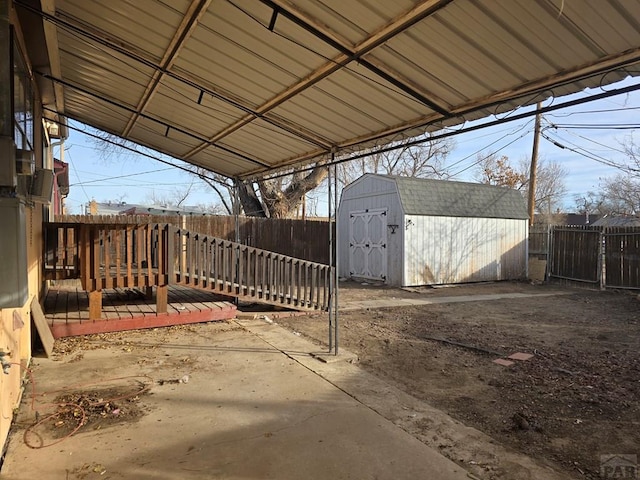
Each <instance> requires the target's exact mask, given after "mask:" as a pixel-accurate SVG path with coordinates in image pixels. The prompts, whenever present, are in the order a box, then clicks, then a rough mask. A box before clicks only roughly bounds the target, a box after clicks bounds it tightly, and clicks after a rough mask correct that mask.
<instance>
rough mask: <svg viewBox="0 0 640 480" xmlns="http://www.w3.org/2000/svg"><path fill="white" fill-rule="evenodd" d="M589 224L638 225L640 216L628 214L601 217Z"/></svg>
mask: <svg viewBox="0 0 640 480" xmlns="http://www.w3.org/2000/svg"><path fill="white" fill-rule="evenodd" d="M591 225H593V226H594V227H640V217H634V216H628V215H620V216H618V215H616V216H611V217H602V218H601V219H600V220H598V221H596V222H593V223H592V224H591Z"/></svg>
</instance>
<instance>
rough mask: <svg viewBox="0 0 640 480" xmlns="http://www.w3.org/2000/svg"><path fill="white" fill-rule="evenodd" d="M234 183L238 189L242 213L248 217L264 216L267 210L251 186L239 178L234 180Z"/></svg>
mask: <svg viewBox="0 0 640 480" xmlns="http://www.w3.org/2000/svg"><path fill="white" fill-rule="evenodd" d="M234 183H235V186H236V188H237V189H238V197H239V198H240V205H242V209H243V210H244V214H245V215H246V216H248V217H266V216H267V212H266V211H265V209H264V207H263V206H262V203H261V202H260V199H259V198H258V196H257V195H256V192H255V190H254V189H253V186H252V185H251V184H250V183H249V184H247V183H245V182H243V181H240V180H234Z"/></svg>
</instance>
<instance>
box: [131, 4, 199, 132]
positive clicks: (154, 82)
mask: <svg viewBox="0 0 640 480" xmlns="http://www.w3.org/2000/svg"><path fill="white" fill-rule="evenodd" d="M210 3H211V0H193V1H192V2H191V5H189V9H188V10H187V12H186V13H185V15H184V17H183V18H182V22H181V23H180V26H179V27H178V29H177V30H176V32H175V34H174V36H173V38H172V39H171V42H170V43H169V46H168V48H167V50H166V51H165V53H164V55H163V57H162V60H161V61H160V65H159V67H160V69H158V70H155V71H154V73H153V76H152V78H151V81H150V82H149V84H148V85H147V88H146V89H145V92H144V93H143V94H142V97H141V98H140V102H138V105H137V107H136V110H137V111H138V112H143V111H144V110H145V108H146V107H147V105H148V104H149V102H150V101H151V98H152V97H153V95H154V94H155V93H156V91H157V90H158V86H159V85H160V82H161V81H162V78H163V77H164V75H165V73H164V72H165V71H167V70H168V69H170V68H171V67H172V66H173V63H174V62H175V60H176V58H177V57H178V55H179V54H180V50H182V47H183V46H184V44H185V42H186V41H187V40H188V39H189V37H190V36H191V33H192V32H193V30H194V28H195V27H196V25H197V24H198V21H199V20H200V18H201V17H202V15H203V14H204V13H205V12H206V11H207V8H209V4H210ZM139 117H140V114H139V113H135V114H133V115H132V116H131V118H130V119H129V122H128V123H127V125H126V127H125V128H124V130H123V132H122V136H123V137H127V136H128V135H129V134H130V133H131V130H132V129H133V127H134V125H135V124H136V122H137V121H138V118H139Z"/></svg>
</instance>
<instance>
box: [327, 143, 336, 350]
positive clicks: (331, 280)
mask: <svg viewBox="0 0 640 480" xmlns="http://www.w3.org/2000/svg"><path fill="white" fill-rule="evenodd" d="M333 159H334V154H333V153H332V154H331V161H332V162H333ZM327 185H328V188H327V196H328V198H327V200H328V201H327V216H328V217H329V267H330V268H331V273H330V274H329V353H331V352H332V351H333V303H334V301H335V298H334V282H335V278H334V274H333V227H332V226H331V217H332V212H331V202H332V201H333V199H332V197H331V166H330V165H328V166H327Z"/></svg>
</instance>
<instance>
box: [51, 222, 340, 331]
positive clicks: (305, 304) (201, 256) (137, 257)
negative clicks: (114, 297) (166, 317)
mask: <svg viewBox="0 0 640 480" xmlns="http://www.w3.org/2000/svg"><path fill="white" fill-rule="evenodd" d="M44 252H45V266H44V274H45V278H47V279H50V280H59V279H69V278H80V279H81V282H82V286H83V288H84V289H85V290H87V291H88V292H89V314H90V318H91V319H98V318H100V314H101V308H102V306H101V305H102V304H101V301H102V300H101V298H102V297H101V290H102V289H106V288H133V287H139V288H145V289H146V293H147V295H148V296H150V295H151V292H152V288H153V287H156V292H157V293H156V304H157V312H158V313H165V312H166V309H167V303H166V302H167V287H168V285H171V284H180V285H187V286H191V287H194V288H198V289H202V290H208V291H211V292H215V293H219V294H221V295H226V296H232V297H238V298H243V299H245V300H255V301H258V302H262V303H269V304H275V305H283V306H289V307H291V308H296V309H313V310H327V309H328V307H329V287H330V284H329V279H330V276H331V267H330V266H328V265H324V264H320V263H316V262H310V261H308V260H302V259H299V258H295V257H290V256H287V255H282V254H279V253H275V252H269V251H266V250H261V249H258V248H255V247H250V246H247V245H242V244H240V243H236V242H231V241H228V240H224V239H220V238H216V237H213V236H210V235H204V234H201V233H194V232H191V231H189V230H185V229H179V228H176V227H175V226H173V225H168V224H151V223H146V224H141V225H134V224H125V223H123V224H78V223H49V224H45V248H44Z"/></svg>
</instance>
